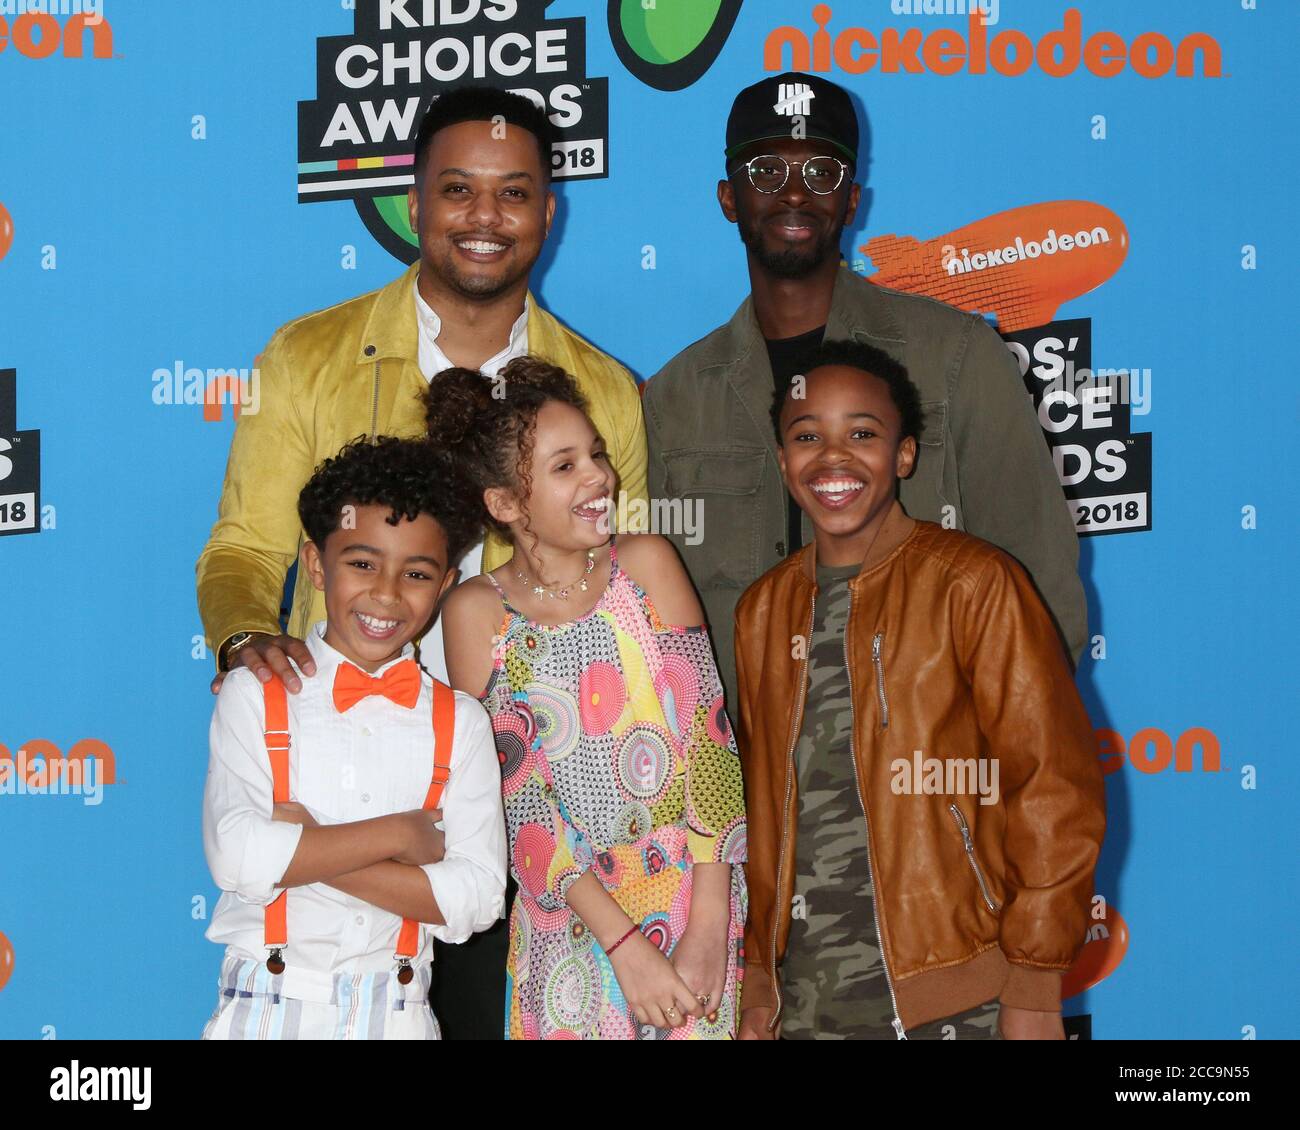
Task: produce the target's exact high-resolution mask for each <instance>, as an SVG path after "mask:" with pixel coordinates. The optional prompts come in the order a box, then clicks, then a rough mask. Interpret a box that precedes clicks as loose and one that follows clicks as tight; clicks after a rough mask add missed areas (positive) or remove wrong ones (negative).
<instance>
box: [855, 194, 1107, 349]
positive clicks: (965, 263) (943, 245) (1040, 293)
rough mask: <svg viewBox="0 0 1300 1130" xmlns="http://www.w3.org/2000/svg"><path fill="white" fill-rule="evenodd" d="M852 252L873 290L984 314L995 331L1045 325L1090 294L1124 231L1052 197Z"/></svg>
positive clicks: (1099, 212) (1100, 209) (1089, 206)
mask: <svg viewBox="0 0 1300 1130" xmlns="http://www.w3.org/2000/svg"><path fill="white" fill-rule="evenodd" d="M859 250H861V251H862V252H864V253H865V254H867V255H868V256H870V258H871V262H872V264H873V265H874V266H875V268H876V271H875V274H872V275H868V276H867V277H868V278H869V279H870V280H871V281H872V282H874V283H879V284H880V285H881V286H888V287H893V288H894V289H895V290H905V291H908V292H910V293H912V294H925V295H929V296H930V297H931V298H937V299H939V301H941V302H946V303H948V304H949V305H950V306H956V307H958V308H959V309H961V310H970V311H972V312H974V313H978V314H992V315H994V316H996V318H997V320H998V329H999V330H1001V331H1002V332H1003V333H1011V332H1013V331H1015V330H1025V329H1029V328H1031V327H1033V326H1041V325H1045V324H1046V323H1048V322H1050V321H1051V320H1052V319H1053V318H1054V317H1055V316H1056V311H1057V310H1058V309H1059V308H1060V307H1061V306H1062V305H1063V304H1064V303H1066V302H1068V301H1070V299H1072V298H1078V297H1079V296H1080V295H1081V294H1087V293H1088V292H1089V291H1090V290H1095V289H1096V288H1097V287H1099V286H1100V285H1101V284H1102V283H1104V282H1105V281H1106V280H1107V279H1108V278H1110V277H1111V275H1113V274H1114V273H1115V272H1116V271H1118V270H1119V268H1120V265H1121V264H1122V263H1123V262H1124V259H1125V258H1126V257H1127V255H1128V228H1126V227H1125V226H1124V221H1123V220H1121V219H1120V218H1119V217H1118V216H1117V215H1115V213H1114V212H1112V211H1111V210H1110V209H1109V208H1106V207H1104V206H1103V205H1101V204H1094V203H1092V202H1091V201H1087V200H1054V201H1051V202H1049V203H1045V204H1027V205H1025V206H1024V207H1022V208H1012V209H1011V210H1010V211H1007V212H998V213H997V214H996V215H993V216H988V217H986V218H985V219H982V220H976V221H975V222H974V223H971V224H967V225H965V227H960V228H957V229H956V230H955V231H951V232H947V233H946V234H944V235H938V236H935V237H934V238H933V239H927V240H925V241H921V240H918V239H916V238H915V237H914V236H910V235H878V236H876V237H875V238H874V239H869V240H867V242H866V243H864V244H863V245H862V246H861V247H860V248H859Z"/></svg>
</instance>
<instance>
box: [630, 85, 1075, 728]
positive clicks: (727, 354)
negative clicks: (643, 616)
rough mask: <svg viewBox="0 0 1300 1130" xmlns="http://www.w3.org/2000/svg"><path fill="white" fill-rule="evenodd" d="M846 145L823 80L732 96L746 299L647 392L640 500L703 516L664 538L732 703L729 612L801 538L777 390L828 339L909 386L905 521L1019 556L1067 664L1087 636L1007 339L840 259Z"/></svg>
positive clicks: (843, 115)
mask: <svg viewBox="0 0 1300 1130" xmlns="http://www.w3.org/2000/svg"><path fill="white" fill-rule="evenodd" d="M792 133H794V134H795V135H796V136H792ZM798 135H802V136H798ZM857 145H858V123H857V117H856V113H855V111H854V109H853V106H852V103H851V102H850V101H849V99H848V96H847V95H846V94H845V92H844V91H843V90H842V89H841V88H840V87H838V86H836V85H835V84H833V83H830V82H827V81H826V80H825V79H822V78H819V77H817V76H814V75H806V74H797V73H788V74H783V75H774V76H772V77H771V78H766V79H764V80H763V81H761V82H759V83H757V84H755V85H754V86H751V87H749V88H747V89H746V90H744V91H742V92H741V93H740V95H739V96H738V97H737V98H736V101H735V104H734V106H733V107H732V111H731V116H730V118H729V120H728V123H727V149H726V155H727V173H728V176H727V179H725V180H722V181H720V182H719V184H718V201H719V204H720V205H721V207H722V212H723V215H724V216H726V218H727V219H728V220H729V221H730V222H731V223H734V224H737V225H738V227H739V231H740V237H741V239H742V241H743V242H744V244H745V247H746V250H747V257H748V264H749V278H750V287H751V293H750V296H749V297H748V298H746V299H745V301H744V302H743V303H742V304H741V306H740V309H739V310H737V311H736V314H735V316H734V317H733V318H732V319H731V321H730V322H728V323H727V324H726V325H724V326H721V327H720V328H718V329H716V330H714V331H713V332H712V333H711V334H709V335H708V336H707V337H705V338H703V339H702V340H701V341H698V342H696V343H695V344H694V345H691V346H689V347H688V348H686V349H685V350H683V351H682V352H681V353H679V354H678V355H677V356H676V357H674V358H673V359H672V360H671V361H670V362H669V363H668V364H667V365H666V366H665V367H664V368H663V370H662V371H661V372H659V373H658V374H657V375H656V376H655V377H654V378H653V379H652V380H651V381H650V382H649V383H648V384H647V385H646V386H645V390H644V395H643V398H642V400H643V406H644V410H645V419H646V433H647V438H648V443H649V469H648V487H649V492H650V496H651V498H674V497H681V498H684V499H693V500H699V501H700V503H701V505H702V514H701V529H700V531H699V534H701V535H702V536H695V537H692V538H691V539H690V541H693V542H696V543H697V544H690V542H688V540H687V539H686V538H685V537H684V536H683V535H682V534H681V533H680V532H674V534H673V540H674V542H675V543H676V545H677V547H678V550H679V551H680V553H681V555H682V559H683V560H684V561H685V563H686V568H687V570H688V571H689V573H690V575H691V578H692V580H693V581H694V582H695V585H696V587H697V588H698V589H699V592H700V597H701V599H702V600H703V603H704V607H705V611H706V614H707V616H708V621H709V628H710V630H711V632H712V634H713V640H714V644H715V646H716V647H717V651H718V666H719V670H720V671H721V673H722V678H723V682H724V683H725V685H726V688H727V701H728V705H729V706H730V708H731V709H733V710H734V709H735V707H736V674H735V661H734V658H733V634H734V626H733V616H734V613H735V608H736V602H737V601H738V600H739V599H740V596H741V594H742V593H743V592H744V591H745V589H746V588H747V587H748V586H749V585H750V584H751V583H752V582H753V581H755V580H757V579H758V578H759V577H760V576H761V575H762V574H763V573H765V572H766V571H767V570H768V569H770V568H771V567H772V566H773V565H775V564H777V562H779V561H780V560H781V559H782V558H784V557H785V556H786V555H787V554H789V553H792V552H794V550H796V549H798V548H799V547H800V545H802V544H804V543H806V542H807V541H808V540H809V538H810V536H811V528H810V527H809V526H808V525H807V519H806V518H804V517H803V515H802V513H801V512H800V511H799V510H798V508H797V507H795V505H794V503H793V502H792V501H789V500H788V499H787V494H786V490H785V486H784V484H783V483H782V481H781V472H780V469H779V468H778V466H777V461H776V444H775V439H774V437H773V434H772V426H771V419H770V410H771V405H772V397H773V393H774V391H775V387H776V386H777V385H778V384H780V385H782V386H783V385H784V382H786V381H789V380H790V379H791V378H792V377H794V376H795V375H797V374H799V373H801V372H803V365H802V358H804V357H806V356H807V355H808V354H809V353H810V352H811V351H812V350H813V349H815V348H816V347H817V346H818V345H820V344H821V342H822V341H823V340H824V339H848V340H853V341H863V342H868V343H870V344H871V345H874V346H876V347H877V348H879V349H883V350H884V351H885V352H887V353H889V354H891V355H892V356H894V357H895V358H897V359H898V360H899V361H901V362H902V363H903V365H905V366H906V367H907V370H908V372H909V373H910V374H911V377H912V380H913V381H914V382H915V383H916V385H917V386H918V388H919V389H920V392H921V399H922V408H923V409H924V412H925V423H924V430H923V432H922V435H921V443H920V452H919V456H918V459H917V466H916V470H915V472H914V473H913V474H912V476H911V477H910V478H909V479H906V480H904V481H903V483H902V485H901V487H900V500H901V502H902V504H903V507H904V509H905V510H906V511H907V513H908V514H909V515H910V516H911V517H913V518H920V519H925V520H928V521H932V522H938V523H940V524H941V525H945V526H948V527H950V528H957V529H962V530H966V531H967V532H969V533H972V534H975V535H976V536H978V537H981V538H984V539H985V540H986V541H990V542H992V543H993V544H995V545H997V546H999V547H1001V548H1002V549H1005V550H1006V551H1007V552H1008V553H1010V554H1011V555H1012V556H1014V557H1015V558H1016V559H1017V560H1018V561H1019V562H1020V563H1021V564H1022V565H1023V566H1024V567H1025V569H1026V570H1027V571H1028V573H1029V575H1030V576H1031V577H1032V578H1033V581H1034V583H1035V585H1036V586H1037V588H1038V590H1039V592H1040V593H1041V594H1042V597H1043V599H1044V602H1045V603H1046V604H1047V606H1048V609H1049V610H1050V611H1051V613H1052V616H1053V618H1054V619H1055V622H1056V626H1057V628H1058V630H1059V631H1060V633H1061V635H1062V637H1063V639H1064V642H1065V643H1066V645H1067V646H1068V648H1069V650H1070V652H1071V653H1072V655H1073V657H1074V658H1075V660H1076V661H1077V660H1078V657H1079V655H1080V654H1081V652H1082V650H1083V645H1084V641H1085V639H1086V636H1087V607H1086V603H1085V600H1084V595H1083V586H1082V585H1081V584H1080V581H1079V576H1078V555H1079V548H1078V538H1077V535H1076V534H1075V531H1074V525H1073V520H1072V518H1071V515H1070V511H1069V507H1068V505H1067V503H1066V501H1065V497H1064V494H1063V493H1062V490H1061V486H1060V483H1059V481H1058V479H1057V476H1056V471H1055V468H1054V467H1053V465H1052V461H1051V456H1050V453H1049V451H1048V447H1047V444H1046V442H1045V440H1044V438H1043V433H1042V429H1041V427H1040V426H1039V423H1038V418H1037V415H1036V413H1035V411H1034V408H1033V403H1032V401H1031V399H1030V396H1029V394H1028V392H1027V391H1026V390H1025V386H1024V384H1023V382H1022V381H1021V379H1020V374H1019V371H1018V369H1017V367H1016V364H1015V361H1014V359H1013V358H1012V357H1011V355H1010V352H1009V351H1008V350H1007V348H1006V346H1005V345H1004V344H1003V342H1002V339H1001V338H1000V337H998V335H997V334H996V333H995V332H994V331H993V330H992V329H991V328H990V327H989V326H988V325H987V323H985V321H984V320H983V319H982V318H980V317H978V316H976V315H974V314H967V313H963V312H961V311H959V310H955V309H953V308H952V307H950V306H946V305H944V304H943V303H941V302H936V301H934V300H933V299H930V298H924V297H920V296H917V295H909V294H902V293H900V292H897V291H893V290H888V289H886V288H884V287H880V286H875V285H873V284H872V283H869V282H867V281H866V280H864V279H862V278H860V277H858V276H857V275H855V274H854V273H853V272H852V271H850V270H849V269H848V268H847V267H845V266H843V265H842V264H841V261H840V253H839V241H840V238H841V234H842V232H843V230H844V228H845V227H846V226H847V225H848V224H849V223H850V222H851V221H852V219H853V216H854V213H855V211H856V209H857V206H858V199H859V195H860V192H861V186H860V185H858V184H855V183H853V177H854V173H855V165H856V161H857ZM864 423H865V424H869V421H867V422H864Z"/></svg>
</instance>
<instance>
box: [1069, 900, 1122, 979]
mask: <svg viewBox="0 0 1300 1130" xmlns="http://www.w3.org/2000/svg"><path fill="white" fill-rule="evenodd" d="M1127 952H1128V923H1127V922H1125V921H1124V919H1122V918H1121V917H1120V916H1119V911H1118V910H1116V909H1115V908H1114V907H1113V906H1110V905H1109V904H1107V906H1106V912H1105V914H1104V916H1103V917H1101V918H1096V919H1092V920H1091V921H1090V922H1089V924H1088V940H1087V941H1086V942H1085V943H1084V946H1083V949H1081V950H1080V951H1079V956H1078V957H1076V958H1075V959H1074V964H1073V965H1071V966H1070V968H1069V969H1067V970H1066V971H1065V976H1064V977H1063V978H1062V979H1061V999H1062V1000H1065V999H1066V998H1067V997H1073V996H1078V994H1079V993H1081V992H1083V991H1084V990H1085V989H1091V988H1092V987H1093V986H1094V985H1096V984H1099V983H1100V982H1102V981H1104V980H1105V979H1106V978H1107V977H1109V976H1110V975H1111V974H1112V973H1114V972H1115V970H1116V969H1118V968H1119V963H1120V962H1121V961H1123V960H1124V955H1125V954H1126V953H1127Z"/></svg>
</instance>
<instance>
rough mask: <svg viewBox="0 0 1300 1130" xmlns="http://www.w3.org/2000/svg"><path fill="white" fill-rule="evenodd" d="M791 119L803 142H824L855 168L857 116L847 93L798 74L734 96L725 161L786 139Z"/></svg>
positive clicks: (770, 80) (788, 74) (767, 81)
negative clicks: (799, 126) (800, 126)
mask: <svg viewBox="0 0 1300 1130" xmlns="http://www.w3.org/2000/svg"><path fill="white" fill-rule="evenodd" d="M795 115H800V116H802V117H803V119H804V129H805V134H804V135H805V136H806V137H810V138H815V139H817V140H818V141H829V142H830V143H831V144H832V145H834V146H835V148H836V149H838V150H840V152H841V153H844V154H846V155H847V156H848V158H849V159H850V160H851V161H853V162H854V163H855V164H856V162H857V159H858V115H857V113H856V112H855V111H854V109H853V103H852V102H851V101H850V100H849V96H848V93H847V92H846V91H845V90H844V88H843V87H841V86H836V85H835V84H834V83H833V82H828V81H827V80H826V79H824V78H819V77H818V76H817V75H806V74H802V73H801V72H799V71H786V72H785V74H782V75H773V76H772V77H771V78H765V79H763V80H762V81H760V82H756V83H754V85H753V86H747V87H745V89H744V90H742V91H741V92H740V93H739V94H737V95H736V100H735V102H733V103H732V104H731V114H730V116H729V117H728V118H727V148H726V156H727V157H728V158H731V157H734V156H735V155H736V154H737V153H739V152H740V150H742V149H744V148H745V146H747V145H752V144H753V143H754V142H756V141H774V140H776V139H777V138H780V137H789V136H790V132H791V124H792V120H793V118H794V116H795Z"/></svg>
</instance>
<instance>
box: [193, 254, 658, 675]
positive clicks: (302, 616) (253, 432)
mask: <svg viewBox="0 0 1300 1130" xmlns="http://www.w3.org/2000/svg"><path fill="white" fill-rule="evenodd" d="M418 271H419V264H415V265H413V266H412V267H411V268H410V269H409V270H407V271H406V272H404V273H403V274H402V275H401V276H400V277H399V278H397V279H395V280H394V281H393V282H391V283H389V284H388V285H387V286H385V287H381V288H380V289H379V290H375V291H371V292H370V293H368V294H363V295H361V296H360V297H358V298H353V299H351V300H349V301H347V302H342V303H339V304H338V305H337V306H331V307H330V308H329V309H327V310H321V311H318V312H317V313H314V314H308V315H306V316H305V317H302V318H298V319H296V320H295V321H292V322H289V323H288V324H287V325H285V326H282V327H281V328H280V329H279V330H277V331H276V333H275V335H274V336H273V337H272V338H271V341H270V343H269V344H268V345H267V347H266V350H265V352H264V353H263V354H262V356H261V358H260V359H259V362H258V382H259V385H258V388H257V393H256V411H255V412H252V411H249V410H245V411H244V412H243V413H242V414H241V415H240V417H239V422H238V424H237V425H236V427H235V438H234V440H233V442H232V443H231V446H230V459H229V462H228V463H227V465H226V480H225V485H224V486H223V488H222V491H221V502H220V505H219V507H218V517H217V522H216V525H214V526H213V528H212V533H211V535H210V536H209V538H208V543H207V545H206V546H205V547H204V549H203V553H202V554H201V555H200V557H199V560H198V566H197V574H198V600H199V614H200V616H201V617H202V618H203V628H204V632H205V634H206V635H207V639H208V643H209V646H210V647H212V649H213V653H214V654H219V652H220V648H221V645H222V644H223V643H224V642H225V641H226V640H228V639H230V637H231V636H233V635H234V634H235V633H236V632H241V631H249V632H270V633H273V634H274V633H278V632H280V631H281V628H280V618H279V611H280V599H281V596H282V594H283V591H284V582H285V575H286V574H287V572H288V570H289V567H290V566H291V565H292V564H293V562H294V560H295V559H296V557H297V555H298V551H299V549H300V548H301V546H302V543H303V540H304V538H305V536H306V535H305V534H304V533H303V530H302V526H301V523H300V522H299V521H298V493H299V492H300V491H301V490H302V487H303V485H304V484H305V483H306V482H307V480H308V479H309V478H310V477H311V474H312V471H313V470H314V469H315V468H316V466H317V465H318V464H319V463H320V462H321V461H322V460H324V459H327V458H329V457H330V456H332V455H334V454H336V453H337V452H338V451H339V449H340V448H342V447H343V445H344V444H346V443H348V442H349V441H350V440H353V439H356V438H357V437H359V436H363V435H367V436H372V437H373V436H377V435H398V436H418V435H420V434H421V433H423V431H424V412H423V408H422V405H421V403H420V396H421V394H422V393H423V392H424V390H425V389H426V388H428V382H427V381H426V380H425V379H424V376H423V374H422V373H421V372H420V366H419V331H418V328H417V325H416V314H415V299H414V296H413V290H412V288H413V286H414V282H415V277H416V274H417V272H418ZM527 303H528V349H529V352H530V353H532V354H534V355H536V356H538V357H541V358H543V359H544V360H546V361H549V362H550V363H551V364H553V365H558V366H560V367H561V368H563V369H565V370H566V371H567V372H568V373H570V374H571V375H572V376H573V377H574V379H575V380H576V381H577V383H578V387H579V389H580V390H581V391H582V394H583V396H584V397H586V399H587V402H588V405H589V407H590V411H591V418H592V422H593V423H594V424H595V425H596V430H597V431H599V432H600V434H601V435H602V436H603V437H604V439H605V443H606V445H607V447H608V450H609V455H610V460H611V462H612V463H613V466H614V468H615V470H616V471H617V472H618V476H619V487H620V489H622V490H625V491H627V493H628V496H629V497H639V498H644V497H645V491H646V447H645V426H644V423H643V420H642V415H641V399H640V396H639V394H638V391H637V386H636V382H635V381H634V380H633V378H632V376H631V374H630V373H629V372H628V371H627V370H626V369H625V368H623V366H622V365H620V364H618V362H617V361H615V360H613V359H612V358H611V357H608V356H607V355H605V354H604V353H602V352H600V350H598V349H596V348H595V347H594V346H592V345H591V344H590V343H588V342H586V341H584V340H583V339H582V338H581V337H579V336H578V335H577V334H575V333H574V332H573V331H572V330H570V329H568V328H567V327H566V326H564V325H562V324H561V323H560V322H559V321H558V320H557V319H555V318H554V317H552V316H551V315H550V314H548V313H547V312H546V311H545V310H543V309H542V308H541V307H540V306H538V305H537V302H536V300H535V299H534V298H533V296H532V294H531V293H530V294H529V295H528V297H527ZM510 554H511V549H510V546H509V544H508V543H507V542H505V541H504V540H503V539H501V538H500V537H498V536H497V535H496V534H494V533H489V535H488V537H487V541H486V544H485V546H484V549H483V567H484V569H495V568H496V567H497V566H498V565H500V564H501V563H502V562H504V561H505V560H507V559H508V558H509V557H510ZM324 617H325V600H324V596H323V595H322V594H321V593H319V592H317V590H316V589H315V588H314V587H313V586H312V584H311V581H310V579H309V578H308V577H307V575H306V572H305V571H300V572H299V574H298V579H297V583H296V585H295V588H294V594H293V607H292V609H291V611H290V614H289V624H288V629H287V630H288V632H289V633H290V634H291V635H295V636H298V637H300V638H301V637H302V636H304V635H305V634H306V632H307V628H308V626H309V625H310V624H312V623H313V622H314V621H316V620H321V619H324Z"/></svg>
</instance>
